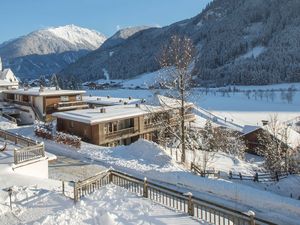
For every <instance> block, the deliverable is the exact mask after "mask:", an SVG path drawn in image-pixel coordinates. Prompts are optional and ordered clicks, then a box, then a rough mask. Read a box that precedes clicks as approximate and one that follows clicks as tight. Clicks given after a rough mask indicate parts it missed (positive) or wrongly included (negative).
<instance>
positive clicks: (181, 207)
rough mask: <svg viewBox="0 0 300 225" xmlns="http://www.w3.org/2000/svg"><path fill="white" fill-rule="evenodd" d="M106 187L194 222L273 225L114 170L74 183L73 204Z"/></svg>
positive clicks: (217, 224)
mask: <svg viewBox="0 0 300 225" xmlns="http://www.w3.org/2000/svg"><path fill="white" fill-rule="evenodd" d="M109 183H112V184H115V185H117V186H120V187H123V188H125V189H127V190H128V191H130V192H133V193H135V194H137V195H139V196H142V197H145V198H148V199H150V200H152V201H154V202H157V203H159V204H161V205H164V206H166V207H168V208H171V209H174V210H177V211H179V212H183V213H187V214H189V215H190V216H193V217H194V218H196V219H201V220H204V221H206V222H209V223H212V224H216V225H233V224H234V225H252V224H261V225H265V224H273V223H271V222H268V221H266V220H263V219H259V218H257V217H254V216H253V215H248V214H247V213H244V212H240V211H238V210H235V209H231V208H228V207H224V206H221V205H219V204H216V203H214V202H211V201H207V200H203V199H200V198H196V197H194V196H193V195H192V194H191V193H182V192H180V191H177V190H173V189H170V188H167V187H164V186H161V185H158V184H155V183H152V182H148V181H147V179H144V180H143V179H140V178H137V177H133V176H130V175H128V174H124V173H121V172H118V171H114V170H108V171H105V172H103V173H100V174H97V175H96V176H93V177H91V178H88V179H86V180H84V181H79V182H76V183H74V201H75V202H76V201H78V200H79V199H80V198H81V197H83V196H85V195H87V194H90V193H92V192H93V191H95V190H96V189H100V188H101V187H103V186H105V185H107V184H109Z"/></svg>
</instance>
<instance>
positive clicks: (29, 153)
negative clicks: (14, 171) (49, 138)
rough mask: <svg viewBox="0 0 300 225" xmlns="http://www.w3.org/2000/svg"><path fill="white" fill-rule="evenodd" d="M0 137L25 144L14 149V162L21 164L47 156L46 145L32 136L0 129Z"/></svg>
mask: <svg viewBox="0 0 300 225" xmlns="http://www.w3.org/2000/svg"><path fill="white" fill-rule="evenodd" d="M0 138H3V139H4V140H8V141H11V142H14V143H15V144H18V145H21V146H23V147H22V148H18V149H15V150H14V163H15V164H16V165H17V164H20V163H23V162H28V161H30V160H34V159H38V158H42V157H45V146H44V144H43V143H38V142H36V141H34V140H32V139H30V138H26V137H23V136H21V135H18V134H15V133H12V132H8V131H4V130H1V129H0Z"/></svg>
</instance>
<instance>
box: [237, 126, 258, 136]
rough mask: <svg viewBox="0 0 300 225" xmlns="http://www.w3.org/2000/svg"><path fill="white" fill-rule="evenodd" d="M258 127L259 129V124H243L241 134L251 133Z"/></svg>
mask: <svg viewBox="0 0 300 225" xmlns="http://www.w3.org/2000/svg"><path fill="white" fill-rule="evenodd" d="M258 129H261V127H260V126H252V125H245V126H244V127H243V130H242V133H243V135H246V134H249V133H252V132H253V131H256V130H258Z"/></svg>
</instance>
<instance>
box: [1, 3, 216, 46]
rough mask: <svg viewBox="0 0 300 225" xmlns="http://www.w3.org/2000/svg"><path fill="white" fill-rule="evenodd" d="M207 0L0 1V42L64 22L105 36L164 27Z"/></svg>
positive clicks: (194, 11)
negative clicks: (137, 28)
mask: <svg viewBox="0 0 300 225" xmlns="http://www.w3.org/2000/svg"><path fill="white" fill-rule="evenodd" d="M210 1H211V0H1V4H0V7H1V12H0V21H1V33H0V43H2V42H3V41H7V40H9V39H12V38H16V37H18V36H21V35H24V34H27V33H29V32H31V31H34V30H37V29H41V28H46V27H50V26H61V25H67V24H75V25H78V26H82V27H87V28H91V29H94V30H97V31H99V32H101V33H103V34H104V35H106V36H110V35H112V34H114V33H115V32H116V31H117V29H118V28H124V27H128V26H137V25H155V26H165V25H169V24H171V23H173V22H177V21H179V20H183V19H187V18H190V17H193V16H195V15H197V14H198V13H199V12H201V10H202V9H203V8H204V7H205V6H206V5H207V3H208V2H210Z"/></svg>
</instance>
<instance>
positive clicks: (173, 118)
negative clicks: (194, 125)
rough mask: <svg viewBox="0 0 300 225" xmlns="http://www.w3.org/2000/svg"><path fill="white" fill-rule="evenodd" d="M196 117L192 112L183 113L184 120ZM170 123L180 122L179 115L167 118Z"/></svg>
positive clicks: (187, 120)
mask: <svg viewBox="0 0 300 225" xmlns="http://www.w3.org/2000/svg"><path fill="white" fill-rule="evenodd" d="M195 119H196V117H195V115H194V114H186V115H184V121H185V122H191V121H194V120H195ZM169 122H170V124H172V125H176V124H179V123H180V116H178V117H177V116H176V117H172V118H170V119H169Z"/></svg>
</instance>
